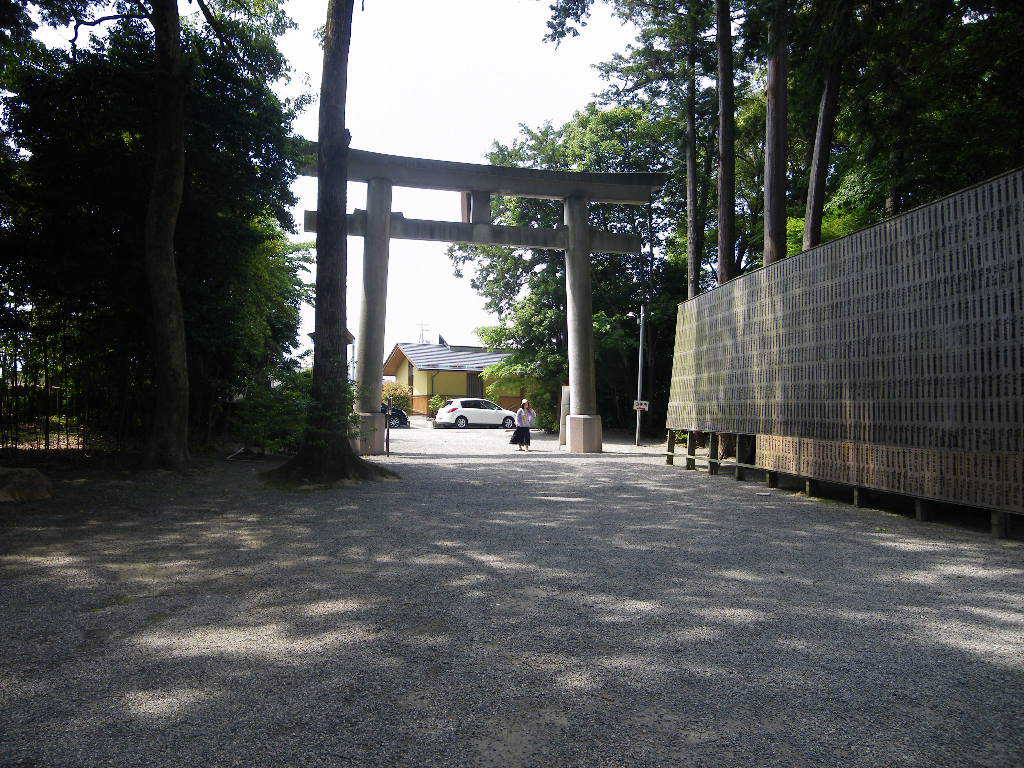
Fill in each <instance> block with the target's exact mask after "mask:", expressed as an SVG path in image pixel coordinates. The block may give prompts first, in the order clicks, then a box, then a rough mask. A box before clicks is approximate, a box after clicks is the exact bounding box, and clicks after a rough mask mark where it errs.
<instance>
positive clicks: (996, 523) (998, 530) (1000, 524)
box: [992, 512, 1010, 539]
mask: <svg viewBox="0 0 1024 768" xmlns="http://www.w3.org/2000/svg"><path fill="white" fill-rule="evenodd" d="M992 535H993V536H995V537H996V538H997V539H1005V538H1006V537H1008V536H1009V535H1010V515H1009V513H1008V512H993V513H992Z"/></svg>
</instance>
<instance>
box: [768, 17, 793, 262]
mask: <svg viewBox="0 0 1024 768" xmlns="http://www.w3.org/2000/svg"><path fill="white" fill-rule="evenodd" d="M786 6H787V1H786V0H777V4H776V8H775V15H774V18H773V19H772V22H771V24H770V26H769V31H768V38H769V45H770V46H771V58H770V59H769V60H768V118H767V127H766V132H765V147H764V149H765V157H764V263H765V264H773V263H775V262H776V261H781V260H782V259H784V258H786V112H787V104H786V99H787V87H786V81H787V78H788V70H789V66H788V64H789V62H788V56H787V45H788V34H787V22H788V19H787V7H786Z"/></svg>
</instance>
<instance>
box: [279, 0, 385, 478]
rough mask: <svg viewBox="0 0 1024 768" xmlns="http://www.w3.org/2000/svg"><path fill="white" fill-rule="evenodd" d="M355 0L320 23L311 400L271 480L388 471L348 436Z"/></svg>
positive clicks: (342, 1)
mask: <svg viewBox="0 0 1024 768" xmlns="http://www.w3.org/2000/svg"><path fill="white" fill-rule="evenodd" d="M352 5H353V0H329V2H328V5H327V25H326V26H325V28H324V68H323V79H322V80H321V83H320V115H319V119H320V126H319V149H320V152H319V158H318V160H317V235H316V308H315V315H314V330H315V334H316V335H315V336H314V341H313V386H312V392H311V395H312V398H311V399H312V403H311V405H310V411H309V414H308V417H307V425H306V433H305V435H304V437H303V442H302V446H301V447H300V448H299V451H298V453H297V454H296V455H295V456H294V457H293V458H292V459H291V460H290V461H288V462H287V463H286V464H284V465H282V466H281V467H278V468H277V469H276V470H273V471H271V472H270V473H269V476H270V477H271V478H273V479H277V480H284V481H293V482H295V481H297V482H312V483H331V482H336V481H339V480H351V479H370V478H374V477H383V476H389V475H391V474H392V473H391V472H389V471H388V470H386V469H384V468H383V467H379V466H376V465H374V464H371V463H369V462H367V461H363V460H362V459H361V458H359V457H358V456H357V455H356V454H355V451H354V450H353V449H352V445H351V443H350V442H349V431H350V429H349V421H348V420H349V414H350V413H351V412H352V395H351V391H350V388H349V381H348V359H347V357H348V355H347V352H348V349H347V346H346V343H345V327H346V324H347V306H346V295H345V288H346V282H347V270H348V249H347V247H346V245H347V244H346V236H347V234H348V231H347V230H348V226H347V224H348V222H347V220H346V217H345V213H346V208H347V204H348V201H347V194H346V193H347V185H348V145H349V134H348V129H347V128H346V127H345V99H346V96H347V88H348V53H349V42H350V40H351V37H352Z"/></svg>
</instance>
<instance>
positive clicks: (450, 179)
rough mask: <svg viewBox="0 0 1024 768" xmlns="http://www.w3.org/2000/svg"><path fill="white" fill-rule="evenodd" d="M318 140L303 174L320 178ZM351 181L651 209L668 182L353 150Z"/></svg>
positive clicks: (652, 176) (310, 146)
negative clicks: (649, 205) (583, 200)
mask: <svg viewBox="0 0 1024 768" xmlns="http://www.w3.org/2000/svg"><path fill="white" fill-rule="evenodd" d="M316 153H317V144H316V142H313V141H311V142H307V162H306V164H305V165H303V166H302V168H301V169H300V171H299V172H300V173H301V174H302V175H303V176H316V174H317V167H316ZM348 178H349V180H350V181H369V180H370V179H387V180H388V181H390V182H391V183H392V184H393V185H394V186H396V187H413V188H416V189H441V190H450V191H453V192H472V191H485V192H489V193H491V194H494V195H513V196H517V197H536V198H549V199H553V200H560V199H564V198H567V197H573V196H579V197H585V198H586V199H587V200H589V201H590V202H593V203H620V204H622V205H646V204H647V203H649V202H650V200H651V195H652V194H653V192H654V190H656V189H660V188H661V187H662V185H664V183H665V175H664V174H661V173H586V172H581V171H544V170H538V169H536V168H514V167H511V166H501V165H482V164H477V163H453V162H449V161H447V160H428V159H425V158H420V157H401V156H399V155H384V154H381V153H379V152H367V151H365V150H361V149H350V150H349V152H348Z"/></svg>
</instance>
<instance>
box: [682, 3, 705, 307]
mask: <svg viewBox="0 0 1024 768" xmlns="http://www.w3.org/2000/svg"><path fill="white" fill-rule="evenodd" d="M687 15H688V17H689V18H688V20H687V24H688V26H689V30H690V41H689V42H690V44H689V46H688V51H689V52H688V54H687V61H686V66H687V72H686V277H687V280H686V283H687V287H686V291H687V298H690V299H692V298H694V297H695V296H696V295H697V294H698V293H700V267H701V257H702V256H703V253H702V251H703V250H704V249H703V242H704V237H703V235H704V232H703V226H702V227H701V231H700V232H699V233H698V231H697V226H698V222H697V52H696V45H695V41H696V37H697V18H696V15H695V13H694V9H693V8H692V7H691V8H690V10H689V12H688V14H687Z"/></svg>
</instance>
